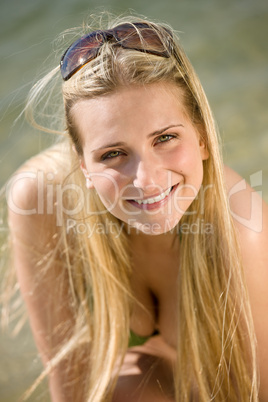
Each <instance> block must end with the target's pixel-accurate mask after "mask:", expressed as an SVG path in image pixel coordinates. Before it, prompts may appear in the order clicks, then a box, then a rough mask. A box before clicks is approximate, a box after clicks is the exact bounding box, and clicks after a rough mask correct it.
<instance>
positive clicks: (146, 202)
mask: <svg viewBox="0 0 268 402" xmlns="http://www.w3.org/2000/svg"><path fill="white" fill-rule="evenodd" d="M178 185H179V183H178V184H176V185H174V186H171V187H169V188H168V189H167V190H166V191H164V192H163V193H161V194H159V195H158V196H156V197H151V198H146V199H143V200H139V199H137V200H128V202H130V203H131V204H133V205H135V206H137V207H139V208H142V209H143V208H144V209H152V208H157V207H158V206H160V205H161V204H163V202H165V200H166V199H168V196H169V195H170V194H171V192H173V190H174V189H175V188H177V186H178Z"/></svg>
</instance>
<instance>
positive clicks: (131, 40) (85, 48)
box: [60, 22, 172, 81]
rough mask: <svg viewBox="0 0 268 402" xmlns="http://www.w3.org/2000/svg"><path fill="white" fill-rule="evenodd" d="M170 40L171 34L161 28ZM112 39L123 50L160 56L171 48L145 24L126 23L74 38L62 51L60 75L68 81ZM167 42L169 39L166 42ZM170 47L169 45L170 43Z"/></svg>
mask: <svg viewBox="0 0 268 402" xmlns="http://www.w3.org/2000/svg"><path fill="white" fill-rule="evenodd" d="M163 29H164V30H165V31H166V32H167V33H168V34H169V37H170V39H171V38H172V34H171V32H170V31H168V30H167V29H166V28H163ZM106 42H111V43H114V44H116V45H119V46H121V47H122V48H124V49H132V50H138V51H140V52H144V53H150V54H154V55H157V56H161V57H166V58H168V57H170V51H169V50H171V49H167V47H166V46H167V45H166V46H165V45H164V44H163V43H162V41H161V39H160V37H159V33H158V32H157V30H156V29H155V28H153V27H152V26H151V25H149V24H146V23H141V22H138V23H133V24H130V23H126V24H122V25H118V26H117V27H115V28H113V29H107V30H105V31H102V30H98V31H94V32H91V33H89V34H87V35H84V36H82V37H81V38H79V39H78V40H76V41H75V42H74V43H73V44H72V45H71V46H70V47H69V48H68V49H67V50H66V52H65V53H64V54H63V56H62V58H61V62H60V70H61V75H62V78H63V79H64V80H65V81H67V80H68V79H69V78H71V77H72V76H73V75H74V74H75V73H76V72H77V71H78V70H79V69H80V68H81V67H83V66H84V65H85V64H87V63H88V62H90V61H91V60H93V59H95V58H96V57H97V56H98V54H99V50H100V48H101V46H102V45H103V44H104V43H106ZM168 43H169V41H168ZM169 47H170V48H171V44H170V43H169Z"/></svg>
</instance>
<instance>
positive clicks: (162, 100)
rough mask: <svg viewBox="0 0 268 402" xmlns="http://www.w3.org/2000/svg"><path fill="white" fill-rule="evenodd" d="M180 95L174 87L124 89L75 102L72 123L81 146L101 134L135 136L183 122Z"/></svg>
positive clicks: (163, 85) (173, 85) (168, 85)
mask: <svg viewBox="0 0 268 402" xmlns="http://www.w3.org/2000/svg"><path fill="white" fill-rule="evenodd" d="M186 117H187V116H186V113H185V108H184V106H183V94H182V91H181V90H180V89H179V88H178V87H176V86H175V84H166V83H165V84H159V83H158V84H151V85H146V86H135V87H134V86H131V87H124V88H122V89H119V90H117V91H116V92H113V93H111V94H109V95H105V96H100V97H96V98H93V99H84V100H80V101H78V102H77V103H76V104H75V105H74V106H73V108H72V121H73V123H74V125H75V127H76V130H77V132H78V135H79V137H80V139H81V140H82V142H85V141H86V139H87V138H88V137H90V138H91V141H94V142H95V141H96V139H98V138H100V137H102V136H103V135H104V134H106V135H108V134H109V135H111V134H122V133H125V132H126V131H127V132H129V133H133V135H137V133H138V132H139V133H141V132H147V133H148V132H151V131H154V130H158V129H159V128H161V127H164V126H165V125H168V124H170V123H174V121H171V120H178V119H185V118H186Z"/></svg>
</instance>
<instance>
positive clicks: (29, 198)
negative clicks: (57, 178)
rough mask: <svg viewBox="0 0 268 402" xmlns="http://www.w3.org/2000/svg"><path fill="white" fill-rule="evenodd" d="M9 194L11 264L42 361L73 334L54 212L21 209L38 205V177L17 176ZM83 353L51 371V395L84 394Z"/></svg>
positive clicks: (60, 399)
mask: <svg viewBox="0 0 268 402" xmlns="http://www.w3.org/2000/svg"><path fill="white" fill-rule="evenodd" d="M10 196H11V197H12V200H11V201H12V202H9V223H10V228H11V234H12V243H13V255H14V264H15V268H16V271H17V277H18V281H19V284H20V289H21V292H22V295H23V298H24V300H25V303H26V306H27V309H28V313H29V318H30V324H31V328H32V331H33V335H34V338H35V342H36V345H37V347H38V349H39V351H40V354H41V358H42V360H43V362H44V365H46V364H47V363H48V362H49V361H50V360H51V358H52V357H53V356H54V355H55V353H56V352H57V351H58V350H59V349H60V348H61V347H62V346H63V344H64V342H65V340H66V339H68V338H69V337H70V336H71V334H72V330H73V327H74V322H75V318H74V309H73V307H72V303H70V300H71V298H70V289H69V283H68V275H67V270H66V269H65V267H64V264H63V262H62V261H63V260H62V258H61V252H62V249H61V245H60V243H59V241H58V240H59V238H58V235H59V233H58V232H57V230H56V229H57V228H56V223H55V218H56V217H55V216H54V215H51V214H50V215H49V214H46V213H41V214H37V213H34V214H31V215H26V214H24V213H23V211H25V210H28V211H29V210H33V209H35V208H37V204H38V183H37V180H35V179H29V178H26V179H21V180H20V181H18V182H17V183H16V185H15V186H14V187H13V188H12V192H11V195H10ZM39 196H40V188H39ZM44 196H46V194H44ZM14 205H15V206H16V207H17V208H14ZM18 209H19V210H20V211H19V212H18ZM14 210H15V211H14ZM78 354H79V356H78ZM87 357H88V356H86V352H83V350H81V347H80V350H77V351H75V352H73V353H71V354H70V355H69V356H68V358H64V359H63V360H62V362H61V363H60V364H59V365H58V366H57V368H56V369H54V370H53V371H52V373H51V374H50V376H49V386H50V392H51V397H52V400H53V401H56V402H68V401H70V402H71V401H72V402H73V401H74V400H75V401H82V400H83V383H84V382H85V376H86V366H87V361H88V358H87Z"/></svg>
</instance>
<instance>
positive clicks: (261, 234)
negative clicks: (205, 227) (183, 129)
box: [226, 169, 268, 402]
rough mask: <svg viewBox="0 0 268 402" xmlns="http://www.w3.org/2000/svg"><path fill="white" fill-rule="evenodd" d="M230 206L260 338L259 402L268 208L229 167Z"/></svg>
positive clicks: (267, 335)
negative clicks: (244, 185)
mask: <svg viewBox="0 0 268 402" xmlns="http://www.w3.org/2000/svg"><path fill="white" fill-rule="evenodd" d="M226 173H227V186H228V192H229V194H232V195H231V196H230V206H231V210H232V213H233V216H234V222H235V225H236V227H237V229H238V234H239V238H240V245H241V251H242V259H243V265H244V268H245V275H246V281H247V287H248V292H249V298H250V303H251V309H252V314H253V321H254V326H255V332H256V338H257V352H258V364H259V370H260V395H259V397H260V402H266V401H268V383H267V378H268V320H267V312H268V207H267V205H266V204H265V202H263V201H262V200H261V198H260V196H259V195H258V194H257V193H256V192H254V191H253V190H252V188H250V186H249V185H247V186H246V187H245V188H244V189H242V187H243V186H242V185H241V186H240V187H241V189H240V191H237V190H239V185H238V184H239V183H242V181H243V180H242V178H241V177H240V176H239V175H237V174H236V173H235V172H233V171H232V170H231V169H226Z"/></svg>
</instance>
